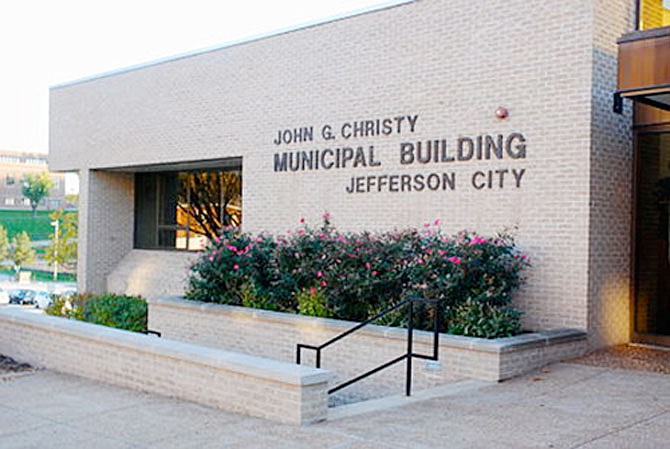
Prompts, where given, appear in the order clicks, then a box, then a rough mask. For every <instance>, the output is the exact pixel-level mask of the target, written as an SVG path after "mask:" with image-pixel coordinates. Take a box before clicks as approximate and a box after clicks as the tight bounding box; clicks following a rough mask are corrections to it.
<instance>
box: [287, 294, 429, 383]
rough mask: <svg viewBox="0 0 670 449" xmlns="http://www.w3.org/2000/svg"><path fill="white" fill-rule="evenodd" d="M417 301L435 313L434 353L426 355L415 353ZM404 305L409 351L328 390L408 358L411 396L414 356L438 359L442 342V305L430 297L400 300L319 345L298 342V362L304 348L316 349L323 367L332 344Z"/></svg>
mask: <svg viewBox="0 0 670 449" xmlns="http://www.w3.org/2000/svg"><path fill="white" fill-rule="evenodd" d="M415 302H421V303H427V304H431V305H432V306H433V307H434V309H435V313H434V314H433V319H434V321H433V355H425V354H415V353H414V303H415ZM403 306H408V307H407V351H406V352H405V354H403V355H401V356H399V357H396V358H395V359H393V360H389V361H388V362H386V363H383V364H381V365H379V366H377V367H376V368H373V369H371V370H369V371H367V372H365V373H363V374H361V375H360V376H356V377H354V378H352V379H349V380H347V381H346V382H343V383H341V384H339V385H337V386H335V387H333V388H331V389H330V390H328V394H331V393H335V392H336V391H338V390H341V389H342V388H344V387H348V386H349V385H351V384H353V383H356V382H358V381H359V380H363V379H365V378H366V377H368V376H371V375H373V374H375V373H378V372H379V371H381V370H383V369H386V368H388V367H390V366H392V365H395V364H396V363H398V362H401V361H403V360H407V370H406V374H405V395H407V396H410V395H411V391H412V358H418V359H424V360H434V361H436V360H438V355H439V353H438V351H439V343H440V332H439V323H440V307H439V302H438V301H436V300H430V299H425V298H410V299H406V300H404V301H401V302H399V303H398V304H396V305H394V306H392V307H389V308H388V309H386V310H384V311H383V312H380V313H378V314H377V315H375V316H373V317H372V318H369V319H367V320H365V321H363V322H362V323H360V324H357V325H356V326H354V327H352V328H351V329H349V330H347V331H345V332H342V333H341V334H339V335H336V336H335V337H333V338H331V339H330V340H328V341H326V342H325V343H323V344H321V345H319V346H314V345H306V344H303V343H298V344H297V345H296V363H297V364H298V365H300V364H301V363H300V362H301V355H302V350H303V349H311V350H313V351H316V367H317V368H321V351H322V350H323V349H324V348H326V347H328V346H330V345H332V344H333V343H335V342H337V341H339V340H341V339H343V338H344V337H346V336H348V335H351V334H353V333H354V332H356V331H357V330H359V329H361V328H363V327H365V326H367V325H368V324H371V323H372V322H373V321H376V320H378V319H380V318H382V317H384V316H386V315H388V314H389V313H391V312H393V311H395V310H398V309H400V308H401V307H403Z"/></svg>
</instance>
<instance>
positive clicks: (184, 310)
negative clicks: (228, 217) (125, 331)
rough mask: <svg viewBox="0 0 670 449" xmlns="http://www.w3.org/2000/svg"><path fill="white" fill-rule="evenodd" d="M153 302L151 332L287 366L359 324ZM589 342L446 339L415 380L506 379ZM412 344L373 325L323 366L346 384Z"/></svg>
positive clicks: (529, 337)
mask: <svg viewBox="0 0 670 449" xmlns="http://www.w3.org/2000/svg"><path fill="white" fill-rule="evenodd" d="M148 303H149V324H150V327H151V328H152V329H155V330H159V331H161V332H163V335H165V336H169V337H170V338H173V339H176V340H183V341H188V342H192V343H198V344H202V345H206V346H214V347H220V348H227V349H231V350H235V351H240V352H245V353H248V354H255V355H261V356H263V357H270V358H274V359H278V360H284V361H287V362H290V361H292V360H293V359H294V357H295V345H296V344H297V343H306V344H312V345H318V344H321V343H323V342H324V341H326V340H328V339H329V338H332V337H333V336H334V335H336V334H338V333H340V332H342V331H345V330H347V329H349V328H351V327H353V326H354V325H356V324H357V323H353V322H349V321H341V320H334V319H327V318H314V317H307V316H302V315H294V314H288V313H281V312H273V311H268V310H258V309H249V308H245V307H236V306H227V305H221V304H213V303H201V302H196V301H188V300H184V299H182V298H178V297H162V298H157V299H151V300H149V301H148ZM193 323H197V325H193ZM586 337H587V335H586V333H585V332H584V331H582V330H577V329H556V330H551V331H546V332H539V333H531V334H522V335H518V336H515V337H509V338H500V339H493V340H487V339H483V338H472V337H463V336H460V335H449V334H441V335H440V348H439V350H440V361H439V362H438V363H431V362H428V363H415V364H414V365H415V368H414V376H415V380H416V382H417V383H418V384H419V386H420V387H421V386H423V387H434V386H437V385H442V384H445V383H448V382H451V381H453V380H454V379H458V378H472V379H480V380H486V381H500V380H504V379H508V378H510V377H513V376H517V375H520V374H523V373H525V372H528V371H531V370H533V369H536V368H539V367H541V366H544V365H547V364H549V363H553V362H556V361H559V360H562V359H565V358H570V357H575V356H578V355H581V354H583V353H584V352H586V349H587V338H586ZM405 341H406V330H404V329H400V328H392V327H387V326H375V325H371V326H367V327H365V328H363V329H361V330H360V331H359V332H357V333H356V334H354V335H353V336H352V337H349V338H347V339H345V340H343V341H342V343H339V342H338V343H337V344H335V345H333V346H332V347H329V348H328V349H327V350H326V352H325V354H324V366H325V367H327V368H328V369H329V370H331V371H334V372H335V373H336V377H337V378H338V379H340V380H341V379H346V378H349V377H353V376H355V375H358V374H361V373H363V372H365V371H367V370H368V369H370V367H374V366H375V364H381V363H383V362H385V361H387V360H389V359H390V358H392V357H395V356H398V355H400V354H402V351H403V350H404V344H405ZM414 342H415V346H416V349H415V351H417V352H421V353H426V354H427V353H429V352H430V349H431V348H432V342H433V335H432V333H430V332H426V331H416V332H415V335H414ZM307 354H309V353H307ZM376 376H379V378H381V382H386V383H388V384H392V383H394V382H395V380H396V378H394V377H393V375H390V376H387V378H386V379H385V378H384V376H385V375H384V374H383V373H380V374H379V375H376ZM396 377H397V376H396Z"/></svg>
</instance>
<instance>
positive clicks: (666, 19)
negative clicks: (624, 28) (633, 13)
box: [639, 0, 670, 30]
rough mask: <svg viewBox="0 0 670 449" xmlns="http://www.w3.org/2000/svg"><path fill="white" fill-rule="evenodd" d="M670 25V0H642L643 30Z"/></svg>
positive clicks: (641, 19)
mask: <svg viewBox="0 0 670 449" xmlns="http://www.w3.org/2000/svg"><path fill="white" fill-rule="evenodd" d="M664 26H670V0H640V23H639V28H640V29H641V30H650V29H652V28H660V27H664Z"/></svg>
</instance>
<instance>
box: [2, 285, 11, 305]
mask: <svg viewBox="0 0 670 449" xmlns="http://www.w3.org/2000/svg"><path fill="white" fill-rule="evenodd" d="M0 304H9V293H7V290H5V289H4V288H2V287H0Z"/></svg>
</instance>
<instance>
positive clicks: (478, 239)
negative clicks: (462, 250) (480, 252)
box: [470, 235, 486, 245]
mask: <svg viewBox="0 0 670 449" xmlns="http://www.w3.org/2000/svg"><path fill="white" fill-rule="evenodd" d="M484 243H486V239H485V238H482V237H480V236H478V235H476V236H475V237H474V238H473V239H472V240H470V245H482V244H484Z"/></svg>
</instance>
